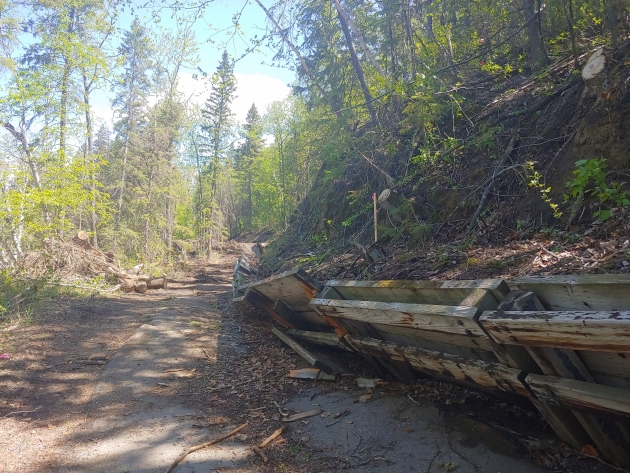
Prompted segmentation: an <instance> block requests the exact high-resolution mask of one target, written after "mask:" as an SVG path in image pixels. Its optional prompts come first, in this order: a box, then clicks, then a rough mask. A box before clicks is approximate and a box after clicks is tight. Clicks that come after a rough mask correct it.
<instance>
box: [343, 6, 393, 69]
mask: <svg viewBox="0 0 630 473" xmlns="http://www.w3.org/2000/svg"><path fill="white" fill-rule="evenodd" d="M333 1H334V2H335V7H336V8H337V13H338V14H339V15H340V16H341V17H343V19H344V21H345V22H346V23H347V24H348V25H349V26H350V29H351V30H352V33H354V36H355V37H356V38H357V41H358V42H359V45H360V46H361V49H362V50H363V53H364V54H365V55H366V56H367V58H368V59H369V60H370V62H371V63H372V65H373V66H374V69H376V70H377V71H378V73H379V74H380V75H381V77H384V78H386V77H387V74H386V73H385V71H384V70H383V68H382V67H381V65H380V64H379V63H378V61H377V60H376V58H375V57H374V54H372V51H371V50H370V48H369V47H368V45H367V44H366V43H365V40H364V39H363V35H362V34H361V32H360V31H359V28H357V26H356V25H355V24H354V21H352V18H351V17H350V15H349V14H348V13H347V12H346V11H345V10H344V8H343V6H342V5H341V2H339V0H333ZM346 39H347V38H346ZM389 39H390V43H391V44H390V47H391V48H392V60H394V58H393V54H394V52H393V51H394V50H393V38H392V34H391V24H390V38H389ZM393 66H394V64H392V67H393Z"/></svg>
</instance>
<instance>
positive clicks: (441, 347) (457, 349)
mask: <svg viewBox="0 0 630 473" xmlns="http://www.w3.org/2000/svg"><path fill="white" fill-rule="evenodd" d="M371 325H372V327H373V328H374V329H375V330H376V332H377V333H378V335H379V336H378V337H373V338H382V339H383V340H387V341H390V342H395V343H401V344H403V345H410V346H417V347H420V348H426V349H427V350H433V351H443V352H446V353H452V354H454V355H460V356H468V357H470V358H473V359H482V360H487V361H497V358H496V356H495V355H494V353H493V352H492V346H491V344H490V339H488V338H482V337H470V336H468V335H459V334H454V333H448V332H433V331H428V330H419V329H414V328H407V327H399V326H396V325H384V324H371Z"/></svg>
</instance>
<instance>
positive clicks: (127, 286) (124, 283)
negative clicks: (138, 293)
mask: <svg viewBox="0 0 630 473" xmlns="http://www.w3.org/2000/svg"><path fill="white" fill-rule="evenodd" d="M118 282H119V283H120V286H121V288H122V290H123V292H133V290H134V289H135V288H136V282H135V281H134V280H132V279H119V280H118Z"/></svg>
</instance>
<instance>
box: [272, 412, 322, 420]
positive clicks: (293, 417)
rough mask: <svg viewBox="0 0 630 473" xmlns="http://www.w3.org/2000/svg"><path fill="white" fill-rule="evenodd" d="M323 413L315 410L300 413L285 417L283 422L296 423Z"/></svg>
mask: <svg viewBox="0 0 630 473" xmlns="http://www.w3.org/2000/svg"><path fill="white" fill-rule="evenodd" d="M322 412H323V411H322V410H321V409H313V410H312V411H306V412H300V413H298V414H293V415H290V416H286V417H284V418H283V419H281V420H282V422H295V421H298V420H302V419H308V418H309V417H313V416H316V415H319V414H321V413H322Z"/></svg>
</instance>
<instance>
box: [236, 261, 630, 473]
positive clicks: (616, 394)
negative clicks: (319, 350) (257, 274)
mask: <svg viewBox="0 0 630 473" xmlns="http://www.w3.org/2000/svg"><path fill="white" fill-rule="evenodd" d="M235 300H240V301H245V302H248V303H250V304H251V305H253V306H255V307H257V308H259V309H261V310H263V311H264V312H265V313H267V314H268V315H269V316H270V317H271V318H273V319H274V320H275V321H276V322H278V323H279V324H280V325H282V326H283V327H285V329H286V330H285V331H284V333H283V334H282V337H281V338H283V340H285V342H286V343H288V344H290V346H293V345H294V342H292V341H291V340H293V339H300V340H304V341H307V342H309V343H313V344H316V345H321V346H326V347H331V348H335V349H342V350H346V351H354V352H356V353H357V354H359V355H360V356H362V357H363V358H364V359H365V360H366V361H368V362H369V363H371V364H372V365H373V366H374V367H375V368H376V369H377V370H378V371H379V372H380V373H381V374H390V375H392V376H394V377H396V378H398V379H399V380H402V381H411V380H412V379H414V378H415V377H417V376H418V374H420V373H421V374H423V375H429V376H433V377H436V378H439V379H442V380H447V381H451V382H454V383H457V384H460V385H463V386H465V387H469V388H473V389H478V390H481V391H484V392H488V393H491V394H496V395H500V396H502V397H506V396H508V397H520V398H526V399H528V400H529V401H530V402H531V403H532V404H533V406H534V407H535V408H536V409H538V410H539V411H540V413H541V415H542V416H543V417H544V418H545V419H546V420H547V422H548V423H549V425H550V426H551V427H552V428H553V429H554V430H555V431H556V433H557V435H558V437H559V438H560V439H562V440H563V441H564V442H565V443H567V444H568V445H571V446H573V447H574V448H576V449H580V448H581V447H583V446H584V445H585V444H589V445H594V446H595V447H596V449H597V450H598V452H599V454H600V455H601V456H602V457H603V458H605V459H607V460H609V461H611V462H613V463H616V464H618V465H621V466H623V467H626V468H627V467H630V454H629V453H628V452H629V451H630V276H626V275H610V276H608V275H604V276H601V275H586V276H544V277H526V278H518V279H515V280H513V281H507V282H506V281H503V280H500V279H499V280H476V281H339V280H334V281H328V282H326V283H320V282H319V281H316V280H314V279H313V278H311V277H310V276H308V275H307V274H306V273H305V272H304V271H302V270H294V271H289V272H286V273H282V274H279V275H275V276H272V277H270V278H267V279H264V280H261V281H254V282H249V283H246V284H243V285H240V286H236V287H235ZM277 335H278V336H280V335H279V334H277ZM287 337H289V338H290V339H291V340H287ZM297 346H299V345H297ZM296 350H297V349H296ZM299 351H304V350H303V349H302V348H300V350H299ZM303 356H305V359H306V358H308V356H310V355H308V356H306V355H303ZM311 364H313V365H314V366H315V361H314V360H311Z"/></svg>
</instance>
